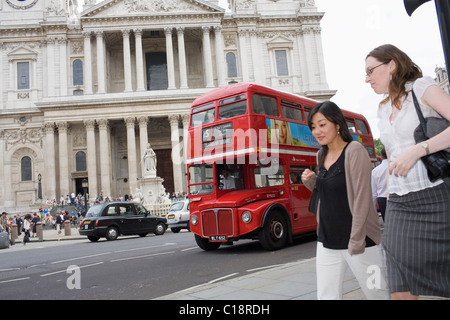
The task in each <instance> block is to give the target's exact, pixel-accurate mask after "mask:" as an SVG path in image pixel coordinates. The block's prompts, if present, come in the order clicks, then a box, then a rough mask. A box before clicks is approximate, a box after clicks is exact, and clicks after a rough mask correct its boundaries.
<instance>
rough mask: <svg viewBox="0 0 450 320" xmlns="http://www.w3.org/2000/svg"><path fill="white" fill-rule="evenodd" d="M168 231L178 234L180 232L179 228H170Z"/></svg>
mask: <svg viewBox="0 0 450 320" xmlns="http://www.w3.org/2000/svg"><path fill="white" fill-rule="evenodd" d="M170 231H172V232H173V233H178V232H180V231H181V228H170Z"/></svg>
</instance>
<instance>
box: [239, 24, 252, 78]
mask: <svg viewBox="0 0 450 320" xmlns="http://www.w3.org/2000/svg"><path fill="white" fill-rule="evenodd" d="M238 34H239V53H240V54H239V56H240V57H241V70H242V81H250V75H249V72H248V59H247V39H246V37H247V31H246V30H239V31H238Z"/></svg>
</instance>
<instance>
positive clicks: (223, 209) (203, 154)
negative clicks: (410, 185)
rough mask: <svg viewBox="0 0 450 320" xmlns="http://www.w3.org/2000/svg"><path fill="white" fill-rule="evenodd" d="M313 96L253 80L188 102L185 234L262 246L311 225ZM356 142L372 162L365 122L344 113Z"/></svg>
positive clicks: (212, 243)
mask: <svg viewBox="0 0 450 320" xmlns="http://www.w3.org/2000/svg"><path fill="white" fill-rule="evenodd" d="M317 102H318V101H314V100H311V99H308V98H304V97H301V96H297V95H294V94H290V93H287V92H282V91H278V90H274V89H271V88H269V87H265V86H261V85H257V84H254V83H238V84H233V85H229V86H227V87H222V88H219V89H215V90H212V91H210V92H209V93H207V94H204V95H202V96H200V97H199V98H197V99H196V100H195V101H194V102H193V104H192V107H191V118H190V124H189V131H188V133H189V135H188V142H187V159H186V161H187V172H188V188H189V190H188V192H189V200H190V223H191V231H192V232H193V233H194V234H195V239H196V242H197V244H198V246H199V247H200V248H202V249H204V250H214V249H217V248H219V246H220V245H221V244H222V243H233V242H234V241H237V240H239V239H255V240H259V241H260V242H261V244H262V246H263V247H264V248H265V249H267V250H276V249H279V248H282V247H284V246H285V245H287V244H288V243H291V241H292V239H293V237H294V236H296V235H300V234H304V233H308V232H312V231H315V230H316V226H317V225H316V217H315V215H313V214H311V213H310V212H308V203H309V198H310V195H311V192H310V191H309V190H308V189H307V188H306V187H305V186H304V185H303V184H302V182H301V179H300V177H301V174H302V172H303V171H304V170H305V169H307V168H308V169H314V167H315V165H316V154H317V151H318V149H319V148H320V145H319V144H318V143H317V141H316V140H315V139H314V138H313V136H312V134H311V131H310V130H309V128H308V125H307V117H308V113H309V112H310V110H311V108H312V107H313V106H314V105H315V104H316V103H317ZM344 115H345V117H346V119H347V123H348V126H349V129H350V132H351V133H352V136H353V137H354V139H355V140H357V141H360V142H361V143H362V144H363V145H365V146H366V148H367V151H368V152H369V155H370V157H371V158H372V159H373V161H376V157H375V149H374V143H373V139H372V135H371V132H370V128H369V125H368V123H367V121H366V119H365V118H364V117H363V116H362V115H359V114H355V113H352V112H347V111H344Z"/></svg>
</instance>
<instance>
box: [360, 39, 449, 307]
mask: <svg viewBox="0 0 450 320" xmlns="http://www.w3.org/2000/svg"><path fill="white" fill-rule="evenodd" d="M366 83H368V84H370V85H371V87H372V89H373V90H374V91H375V93H377V94H383V95H385V97H384V99H383V100H382V101H381V102H380V105H379V109H378V120H379V122H378V127H379V130H380V138H381V142H382V143H383V145H384V146H385V148H386V151H387V155H388V160H389V174H388V193H389V196H388V204H387V208H386V215H385V217H386V219H385V223H384V230H383V241H382V243H383V247H384V250H385V253H386V265H387V270H388V283H389V288H390V292H391V298H392V299H395V300H414V299H418V296H419V295H427V296H442V297H450V187H449V185H448V184H447V183H444V181H443V180H438V181H436V182H431V181H430V180H429V179H428V176H427V170H426V167H425V165H424V164H423V163H422V161H421V160H420V158H421V157H423V156H425V155H427V154H430V153H434V152H437V151H439V150H443V149H446V148H448V147H450V128H448V129H446V130H444V131H443V132H441V133H440V134H439V135H437V136H435V137H433V138H431V139H429V140H427V141H425V142H422V143H417V144H416V142H415V140H414V135H413V134H414V130H415V129H416V127H417V126H418V125H419V118H418V116H417V113H416V109H415V106H414V101H413V98H412V90H413V91H414V93H415V95H416V97H417V99H418V101H419V104H420V108H421V110H422V113H423V115H424V117H425V118H427V117H431V116H432V117H444V118H446V119H448V120H450V96H449V95H448V94H447V93H446V92H445V91H444V90H443V89H442V88H440V87H439V86H437V85H436V83H435V81H434V80H433V79H432V78H430V77H423V75H422V71H421V70H420V68H419V67H418V66H417V65H416V64H415V63H414V62H413V61H412V60H411V59H410V58H409V57H408V56H407V55H406V54H405V53H404V52H403V51H401V50H399V49H398V48H397V47H395V46H393V45H389V44H387V45H382V46H380V47H377V48H375V49H374V50H372V51H371V52H370V53H369V54H368V55H367V57H366Z"/></svg>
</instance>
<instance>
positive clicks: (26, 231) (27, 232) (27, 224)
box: [23, 213, 31, 245]
mask: <svg viewBox="0 0 450 320" xmlns="http://www.w3.org/2000/svg"><path fill="white" fill-rule="evenodd" d="M30 230H31V214H29V213H27V214H26V215H25V218H24V219H23V232H24V235H23V245H26V244H27V242H30Z"/></svg>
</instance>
